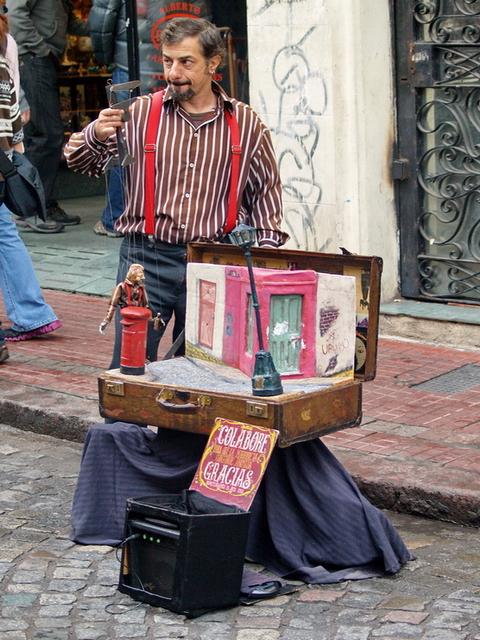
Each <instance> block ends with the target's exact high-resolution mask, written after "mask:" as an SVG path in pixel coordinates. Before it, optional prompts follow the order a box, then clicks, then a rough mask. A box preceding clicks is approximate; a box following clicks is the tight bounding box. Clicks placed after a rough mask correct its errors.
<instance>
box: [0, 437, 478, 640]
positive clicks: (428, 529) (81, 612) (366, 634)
mask: <svg viewBox="0 0 480 640" xmlns="http://www.w3.org/2000/svg"><path fill="white" fill-rule="evenodd" d="M0 435H1V444H0V473H1V474H2V485H1V488H0V575H1V577H2V578H3V580H2V583H1V603H2V608H1V618H0V637H1V638H2V640H40V639H41V640H44V639H46V640H97V639H98V640H107V639H109V640H110V639H112V638H146V639H148V640H162V639H167V638H169V639H170V638H187V639H188V640H277V639H282V640H373V639H382V638H389V639H392V638H393V639H397V638H398V639H401V638H419V639H421V640H480V624H479V614H480V537H479V535H478V529H475V528H467V527H462V526H458V525H453V524H452V525H451V524H448V523H445V522H439V521H435V520H426V519H422V518H417V517H413V516H408V515H404V514H396V513H390V514H389V517H390V518H391V520H392V521H393V522H394V524H395V525H396V526H397V528H398V530H399V532H400V533H401V535H402V537H403V538H404V540H405V542H406V544H407V546H408V547H409V548H410V549H411V550H412V552H413V553H414V554H415V555H416V556H417V559H416V560H415V561H413V562H411V563H409V564H408V565H407V566H406V567H404V568H403V569H402V570H401V571H400V573H399V574H397V575H395V576H393V577H389V578H383V579H371V580H363V581H349V582H345V583H342V584H340V585H326V586H322V585H310V586H308V585H304V584H301V585H300V584H299V589H298V591H297V592H296V593H294V594H292V595H289V596H280V597H278V598H275V599H273V600H270V601H264V602H263V603H259V604H255V605H254V606H240V607H236V608H233V609H228V610H222V611H218V612H215V613H209V614H206V615H204V616H201V617H199V618H196V619H193V620H189V619H186V618H185V617H184V616H182V615H178V614H175V613H171V612H168V611H166V610H163V609H158V608H155V607H151V606H148V605H144V604H139V603H137V602H135V601H133V600H131V599H130V598H129V597H128V596H125V595H122V594H120V593H119V592H117V589H116V586H117V583H118V573H119V561H118V560H117V558H116V552H115V550H114V549H112V548H110V547H95V546H81V545H76V544H74V543H72V542H70V541H69V539H68V532H69V511H70V502H71V498H72V493H73V490H74V487H75V482H76V477H77V472H78V468H79V464H80V457H81V451H82V445H81V444H79V443H73V442H68V441H65V440H59V439H56V438H52V437H49V436H43V435H38V434H34V433H29V432H25V431H19V430H16V429H14V428H11V427H8V426H5V425H3V426H0ZM286 524H287V526H288V523H286ZM249 566H250V568H255V569H257V570H258V567H257V566H254V565H249Z"/></svg>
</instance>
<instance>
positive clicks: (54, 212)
mask: <svg viewBox="0 0 480 640" xmlns="http://www.w3.org/2000/svg"><path fill="white" fill-rule="evenodd" d="M47 220H54V221H55V222H60V223H61V224H63V225H65V226H66V227H67V226H70V225H73V224H80V220H81V218H80V216H69V215H67V213H66V212H65V211H64V210H63V209H62V208H61V207H53V208H52V209H48V211H47Z"/></svg>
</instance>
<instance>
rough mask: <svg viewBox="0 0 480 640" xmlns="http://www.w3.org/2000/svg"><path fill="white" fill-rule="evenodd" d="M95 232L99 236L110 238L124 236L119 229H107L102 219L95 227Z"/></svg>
mask: <svg viewBox="0 0 480 640" xmlns="http://www.w3.org/2000/svg"><path fill="white" fill-rule="evenodd" d="M93 233H96V234H97V236H108V237H109V238H123V236H124V234H123V233H120V232H119V231H109V230H108V229H105V226H104V224H103V222H102V221H101V220H99V221H98V222H97V223H96V224H95V226H94V227H93Z"/></svg>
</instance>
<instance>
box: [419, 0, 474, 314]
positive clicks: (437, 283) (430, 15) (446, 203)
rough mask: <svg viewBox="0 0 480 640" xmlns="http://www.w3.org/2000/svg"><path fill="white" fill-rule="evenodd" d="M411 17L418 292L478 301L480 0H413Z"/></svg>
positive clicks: (428, 295)
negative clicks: (412, 22)
mask: <svg viewBox="0 0 480 640" xmlns="http://www.w3.org/2000/svg"><path fill="white" fill-rule="evenodd" d="M413 17H414V34H415V41H414V43H413V49H412V65H413V66H414V71H413V74H412V78H413V84H414V86H415V87H416V96H417V113H416V129H417V138H418V139H417V158H416V160H417V182H418V187H419V189H420V198H419V202H420V204H421V211H420V212H419V214H418V220H417V223H418V232H419V234H420V237H421V242H420V245H419V246H420V252H419V254H418V272H419V294H420V295H421V296H426V297H429V298H439V299H458V298H462V299H465V300H466V301H467V300H471V301H478V299H479V298H480V0H444V1H443V2H442V0H438V1H436V2H435V1H432V2H423V3H417V4H416V5H415V7H414V11H413ZM476 43H478V46H472V45H475V44H476Z"/></svg>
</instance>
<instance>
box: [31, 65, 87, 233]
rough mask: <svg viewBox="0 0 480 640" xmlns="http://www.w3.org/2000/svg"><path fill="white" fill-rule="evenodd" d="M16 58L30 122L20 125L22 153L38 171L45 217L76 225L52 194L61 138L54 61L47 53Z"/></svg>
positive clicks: (62, 130) (73, 217)
mask: <svg viewBox="0 0 480 640" xmlns="http://www.w3.org/2000/svg"><path fill="white" fill-rule="evenodd" d="M19 61H20V83H21V85H22V88H23V90H24V92H25V96H26V98H27V100H28V103H29V104H30V121H29V122H28V123H27V124H26V125H25V126H24V128H23V130H24V134H25V138H24V144H25V155H26V156H27V158H28V159H29V160H30V162H31V163H32V164H34V165H35V166H36V167H37V169H38V172H39V173H40V177H41V179H42V183H43V187H44V190H45V201H46V205H47V218H48V219H50V220H54V221H56V222H60V223H62V224H63V225H67V226H69V225H74V224H78V223H79V222H80V216H68V215H67V214H66V213H65V211H63V209H61V208H60V207H59V206H58V202H57V201H56V200H55V198H54V195H53V193H54V187H55V181H56V178H57V173H58V167H59V165H60V159H61V156H62V146H63V139H64V129H63V121H62V118H61V115H60V98H59V93H58V87H57V71H56V69H55V64H54V62H53V60H52V59H51V58H50V57H49V56H45V57H43V58H39V57H38V56H34V55H32V54H30V53H26V54H24V55H21V56H19Z"/></svg>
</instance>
